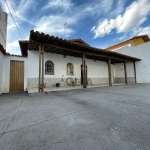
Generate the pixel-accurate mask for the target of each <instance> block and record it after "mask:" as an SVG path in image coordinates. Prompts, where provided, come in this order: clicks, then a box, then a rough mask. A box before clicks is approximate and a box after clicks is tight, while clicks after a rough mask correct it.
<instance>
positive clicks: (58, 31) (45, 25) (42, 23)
mask: <svg viewBox="0 0 150 150" xmlns="http://www.w3.org/2000/svg"><path fill="white" fill-rule="evenodd" d="M65 22H67V25H66V26H65V30H66V36H70V35H71V34H72V33H73V32H74V30H72V29H71V28H70V27H69V26H71V25H73V24H75V23H76V19H75V18H71V17H65V16H59V15H57V16H56V15H55V16H54V15H50V16H43V17H42V18H40V19H39V20H38V21H37V23H36V28H35V29H34V30H36V31H40V32H44V33H47V34H50V35H55V36H63V35H64V23H65Z"/></svg>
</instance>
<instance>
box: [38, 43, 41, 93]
mask: <svg viewBox="0 0 150 150" xmlns="http://www.w3.org/2000/svg"><path fill="white" fill-rule="evenodd" d="M41 48H42V46H41V44H39V86H38V92H40V84H41V81H40V79H41Z"/></svg>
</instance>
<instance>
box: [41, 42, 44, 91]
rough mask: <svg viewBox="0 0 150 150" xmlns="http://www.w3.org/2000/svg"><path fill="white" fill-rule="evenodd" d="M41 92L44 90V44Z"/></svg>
mask: <svg viewBox="0 0 150 150" xmlns="http://www.w3.org/2000/svg"><path fill="white" fill-rule="evenodd" d="M41 54H42V92H44V89H43V85H44V44H43V45H42V53H41Z"/></svg>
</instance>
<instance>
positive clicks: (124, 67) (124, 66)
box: [124, 61, 128, 84]
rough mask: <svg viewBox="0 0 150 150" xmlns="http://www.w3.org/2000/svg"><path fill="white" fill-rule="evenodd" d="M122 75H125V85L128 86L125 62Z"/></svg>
mask: <svg viewBox="0 0 150 150" xmlns="http://www.w3.org/2000/svg"><path fill="white" fill-rule="evenodd" d="M124 75H125V84H128V80H127V68H126V61H124Z"/></svg>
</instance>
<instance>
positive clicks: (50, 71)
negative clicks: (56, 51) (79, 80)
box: [45, 61, 54, 75]
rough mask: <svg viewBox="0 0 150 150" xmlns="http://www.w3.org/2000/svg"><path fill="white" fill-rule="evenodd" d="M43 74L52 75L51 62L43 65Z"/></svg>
mask: <svg viewBox="0 0 150 150" xmlns="http://www.w3.org/2000/svg"><path fill="white" fill-rule="evenodd" d="M45 74H47V75H54V64H53V62H52V61H46V63H45Z"/></svg>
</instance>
